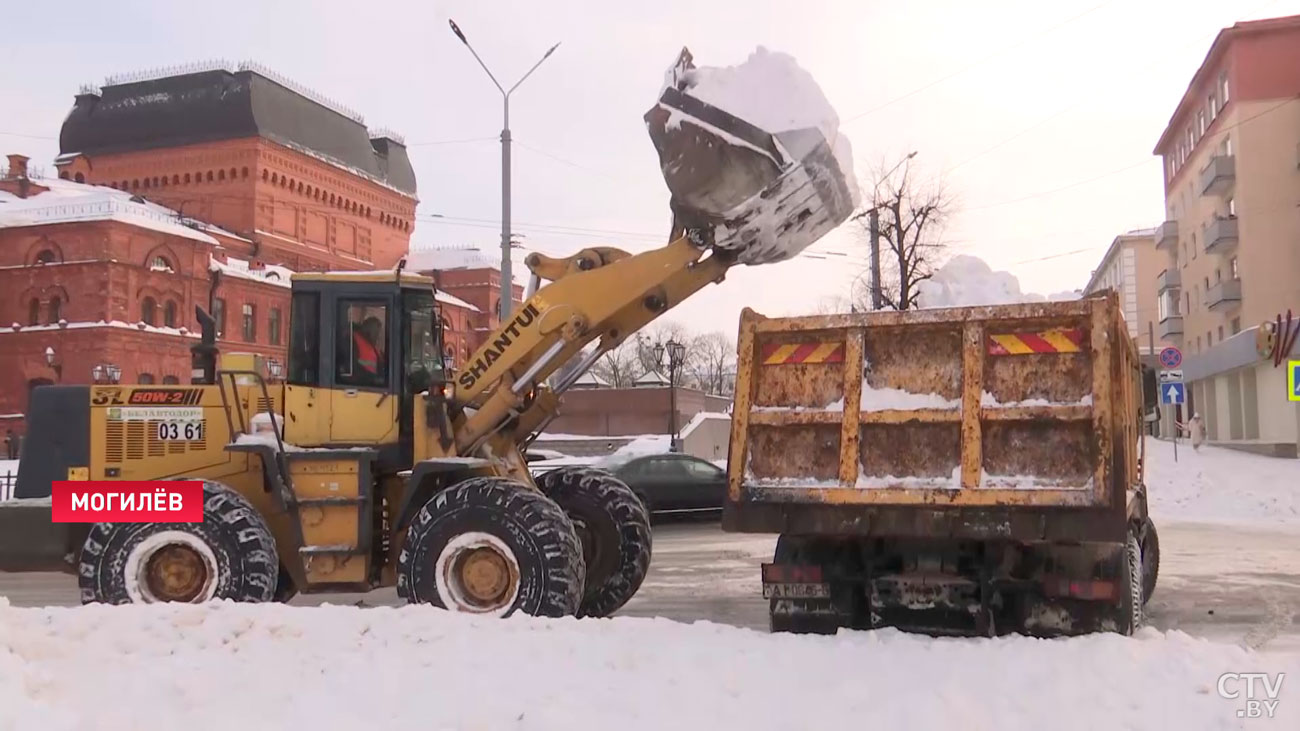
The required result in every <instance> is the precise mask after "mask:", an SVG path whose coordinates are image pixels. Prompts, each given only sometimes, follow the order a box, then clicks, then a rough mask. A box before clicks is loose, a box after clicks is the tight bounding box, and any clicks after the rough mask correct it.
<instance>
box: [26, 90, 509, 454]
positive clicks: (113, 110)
mask: <svg viewBox="0 0 1300 731" xmlns="http://www.w3.org/2000/svg"><path fill="white" fill-rule="evenodd" d="M59 139H60V148H61V154H60V155H59V156H58V158H56V159H55V167H56V168H57V169H58V171H59V179H57V180H56V179H50V180H44V179H40V178H39V177H37V176H33V175H30V174H29V172H28V170H27V159H26V158H25V157H22V156H19V155H11V156H10V158H9V167H8V170H7V171H5V172H4V174H3V175H0V433H3V431H4V430H5V429H14V430H15V431H16V432H21V431H22V429H23V422H24V419H23V413H24V411H25V409H26V405H27V395H28V392H29V391H30V389H31V388H33V387H35V386H37V385H42V384H48V383H59V382H61V383H82V384H84V383H90V382H92V379H93V378H94V376H95V373H96V372H99V373H100V375H101V376H104V377H107V374H110V373H117V374H118V375H119V377H120V379H121V380H122V381H123V382H128V383H130V382H134V383H140V382H145V383H149V382H156V383H167V382H185V381H187V380H188V378H189V371H190V354H189V346H190V345H192V344H193V343H194V342H195V341H196V340H197V338H198V335H197V330H198V324H197V321H196V319H195V315H194V311H195V307H196V306H202V307H203V308H204V309H206V310H209V311H210V312H212V314H213V315H214V317H215V318H216V319H217V321H218V342H219V347H220V348H221V349H222V351H223V352H255V353H260V354H262V355H265V356H268V357H269V358H271V359H273V360H278V361H279V362H281V363H283V362H284V360H285V343H286V342H287V339H288V312H289V307H288V294H289V276H290V275H291V274H292V272H293V271H295V270H309V271H325V270H340V269H342V270H356V269H378V268H384V269H386V268H391V267H392V266H393V265H394V264H395V263H396V262H397V260H398V259H400V258H401V257H403V256H405V255H406V254H407V251H408V248H409V243H410V235H411V230H412V228H413V227H414V217H415V206H416V203H417V202H418V201H417V198H416V186H415V174H414V171H413V170H412V168H411V165H410V161H409V159H408V158H407V156H406V151H405V147H404V143H403V142H402V141H401V138H400V137H398V136H397V135H395V134H393V133H390V132H380V133H375V134H371V133H370V132H369V130H367V129H366V127H365V125H364V124H363V121H362V119H361V118H360V117H359V116H358V115H356V114H355V113H353V112H351V111H349V110H347V109H345V108H342V107H340V106H338V105H337V104H334V103H332V102H330V101H328V100H326V99H323V98H321V97H319V96H318V95H315V94H314V93H312V92H310V91H308V90H306V89H302V88H301V87H298V86H296V85H294V84H292V83H291V82H288V81H287V80H284V79H282V78H280V77H278V76H275V75H274V74H272V73H270V72H268V71H265V70H263V69H258V68H255V67H252V66H249V65H243V66H240V67H239V68H238V69H226V68H217V67H207V68H195V69H189V70H186V71H183V72H181V73H176V74H171V75H141V76H136V77H131V78H122V79H118V80H110V83H109V84H108V85H105V86H104V87H103V88H102V89H87V90H83V92H82V93H80V94H78V95H77V97H76V100H75V104H74V106H73V109H72V111H71V112H70V113H69V115H68V117H67V119H66V120H65V122H64V124H63V128H62V130H61V134H60V138H59ZM455 251H459V250H455ZM422 256H424V259H422V260H421V261H420V262H418V263H417V262H408V267H409V268H411V269H417V270H422V271H428V270H429V269H430V268H431V267H430V266H429V264H430V262H432V263H438V260H439V259H445V258H446V257H445V256H443V255H441V254H438V253H432V254H430V253H429V252H422ZM449 256H451V257H452V261H451V263H456V262H455V257H457V256H459V255H458V254H451V255H449ZM435 277H437V278H438V280H439V282H440V290H441V289H442V288H444V287H445V289H446V291H440V292H439V295H438V300H439V303H440V305H441V308H442V318H443V322H444V326H445V328H446V331H447V337H446V339H447V351H448V354H449V355H451V356H452V358H453V361H454V362H460V361H462V360H463V359H465V358H467V357H468V355H469V353H470V352H472V350H473V349H475V348H477V347H478V345H479V344H480V343H481V342H482V340H483V338H484V337H485V336H486V333H487V331H488V330H490V329H491V328H493V327H495V325H496V324H497V317H496V315H495V299H494V298H492V297H491V294H490V292H489V289H490V287H491V286H499V282H500V273H499V271H497V270H496V269H495V268H494V267H491V266H488V267H486V268H485V269H483V270H482V271H475V270H474V269H472V268H468V267H467V266H460V265H457V266H456V267H455V271H452V272H447V273H445V274H444V273H441V272H438V273H435ZM462 282H463V283H464V286H461V283H462ZM516 291H517V292H518V293H520V294H521V293H522V290H521V288H518V287H516ZM97 366H98V367H99V368H98V369H97V368H96V367H97Z"/></svg>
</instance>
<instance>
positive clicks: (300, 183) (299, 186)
mask: <svg viewBox="0 0 1300 731" xmlns="http://www.w3.org/2000/svg"><path fill="white" fill-rule="evenodd" d="M298 195H302V181H301V180H299V181H298Z"/></svg>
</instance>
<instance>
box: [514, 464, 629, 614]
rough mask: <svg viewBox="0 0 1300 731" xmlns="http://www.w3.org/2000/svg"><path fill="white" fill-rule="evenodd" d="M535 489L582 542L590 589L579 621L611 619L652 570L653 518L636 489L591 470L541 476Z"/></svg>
mask: <svg viewBox="0 0 1300 731" xmlns="http://www.w3.org/2000/svg"><path fill="white" fill-rule="evenodd" d="M537 487H538V488H539V489H541V491H542V492H543V493H545V494H546V496H547V497H550V498H551V499H552V500H554V501H555V502H557V503H559V505H560V507H561V508H563V509H564V512H565V513H567V514H568V516H569V518H570V519H571V520H572V521H573V525H574V529H575V530H576V531H577V533H578V540H579V541H580V542H581V543H582V557H583V562H584V563H585V564H586V567H587V586H586V589H585V591H584V592H583V597H582V603H581V605H580V606H579V608H578V616H580V617H607V616H609V615H611V614H613V613H614V612H615V611H617V610H618V609H619V608H620V607H622V606H623V605H624V604H626V603H627V601H628V600H629V599H631V598H632V596H633V595H634V594H636V592H637V590H638V589H640V588H641V582H643V581H645V577H646V572H648V571H649V570H650V555H651V546H652V540H653V539H652V535H651V531H650V516H649V513H648V512H647V509H646V506H645V505H644V504H643V502H642V500H641V499H640V498H639V497H637V495H636V493H634V492H632V488H630V487H628V486H627V485H626V484H624V483H623V481H622V480H620V479H618V478H617V477H615V476H614V475H612V474H610V473H608V472H606V471H604V470H599V469H594V468H590V467H565V468H561V469H556V470H551V471H549V472H546V473H543V474H542V475H540V476H539V477H538V478H537Z"/></svg>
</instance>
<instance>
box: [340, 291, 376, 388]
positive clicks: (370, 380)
mask: <svg viewBox="0 0 1300 731" xmlns="http://www.w3.org/2000/svg"><path fill="white" fill-rule="evenodd" d="M337 323H338V329H337V330H336V332H335V340H334V342H335V345H336V347H337V359H336V361H335V364H334V382H335V383H336V384H338V385H341V386H368V387H371V388H386V387H387V386H388V366H387V364H386V363H385V357H386V355H387V353H388V348H387V339H388V304H387V302H386V301H384V300H359V299H357V300H341V301H340V302H339V310H338V319H337Z"/></svg>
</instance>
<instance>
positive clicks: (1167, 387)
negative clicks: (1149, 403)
mask: <svg viewBox="0 0 1300 731" xmlns="http://www.w3.org/2000/svg"><path fill="white" fill-rule="evenodd" d="M1186 401H1187V387H1186V386H1185V385H1183V384H1182V383H1181V382H1174V383H1162V384H1160V403H1162V404H1181V403H1185V402H1186Z"/></svg>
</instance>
